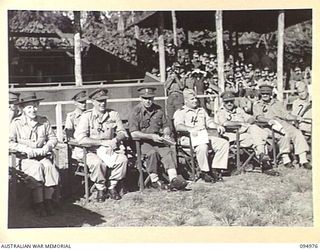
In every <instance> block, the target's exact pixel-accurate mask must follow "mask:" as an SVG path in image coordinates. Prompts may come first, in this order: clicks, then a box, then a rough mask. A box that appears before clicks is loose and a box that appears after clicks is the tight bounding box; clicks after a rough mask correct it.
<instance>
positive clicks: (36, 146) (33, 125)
mask: <svg viewBox="0 0 320 250" xmlns="http://www.w3.org/2000/svg"><path fill="white" fill-rule="evenodd" d="M41 100H43V99H40V98H37V97H36V95H35V94H34V93H33V94H26V95H25V96H23V97H22V98H21V100H20V102H18V105H19V107H20V108H21V110H22V114H21V116H18V117H16V118H14V119H13V121H12V122H11V124H10V134H9V148H10V149H11V150H15V151H17V152H21V153H24V154H26V155H27V157H26V158H23V159H21V164H20V167H21V169H20V170H21V171H22V172H24V173H25V174H26V175H27V177H26V184H27V186H28V187H29V188H31V189H32V197H33V202H34V209H35V212H36V214H37V215H38V216H40V217H43V216H47V215H53V214H54V210H53V207H52V195H53V193H54V188H55V187H56V186H57V185H58V182H59V172H58V170H57V169H56V167H55V166H54V165H53V163H52V161H51V157H49V154H51V153H52V150H53V148H54V147H55V146H56V145H57V142H58V140H57V137H56V135H55V133H54V132H53V130H52V128H51V125H50V123H49V121H48V119H47V118H46V117H44V116H39V115H38V114H37V111H38V107H39V101H41Z"/></svg>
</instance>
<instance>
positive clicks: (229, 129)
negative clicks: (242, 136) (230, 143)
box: [224, 125, 241, 132]
mask: <svg viewBox="0 0 320 250" xmlns="http://www.w3.org/2000/svg"><path fill="white" fill-rule="evenodd" d="M224 127H225V129H226V132H236V131H238V130H239V129H240V128H241V125H228V126H224Z"/></svg>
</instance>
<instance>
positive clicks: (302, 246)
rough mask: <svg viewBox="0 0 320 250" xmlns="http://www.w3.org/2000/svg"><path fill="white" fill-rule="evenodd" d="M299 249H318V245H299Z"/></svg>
mask: <svg viewBox="0 0 320 250" xmlns="http://www.w3.org/2000/svg"><path fill="white" fill-rule="evenodd" d="M299 246H300V248H305V249H310V248H315V249H317V248H318V244H300V245H299Z"/></svg>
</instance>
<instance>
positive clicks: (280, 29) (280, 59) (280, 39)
mask: <svg viewBox="0 0 320 250" xmlns="http://www.w3.org/2000/svg"><path fill="white" fill-rule="evenodd" d="M283 45H284V11H283V10H281V11H279V16H278V55H277V79H278V95H277V96H278V100H279V101H281V102H282V101H283V47H284V46H283Z"/></svg>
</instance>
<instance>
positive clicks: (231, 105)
mask: <svg viewBox="0 0 320 250" xmlns="http://www.w3.org/2000/svg"><path fill="white" fill-rule="evenodd" d="M221 98H222V101H223V105H222V106H221V107H220V109H219V110H218V112H217V120H218V123H219V124H220V125H222V126H238V125H240V126H241V127H240V129H239V133H240V145H241V146H243V147H252V148H253V150H254V152H255V154H256V156H257V158H258V160H259V162H260V164H261V165H262V171H263V172H264V173H268V170H269V168H270V166H269V164H268V161H269V160H270V158H269V156H268V155H267V154H266V153H265V152H266V145H267V138H268V132H267V131H265V130H263V129H262V128H260V127H258V126H257V125H255V124H254V122H255V119H254V118H253V116H251V115H249V114H247V113H246V112H245V111H244V110H243V109H242V108H239V107H236V105H235V95H234V93H232V92H230V91H225V92H224V93H222V95H221ZM224 136H226V137H228V138H229V142H231V141H235V140H236V134H235V133H230V132H227V133H224Z"/></svg>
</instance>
